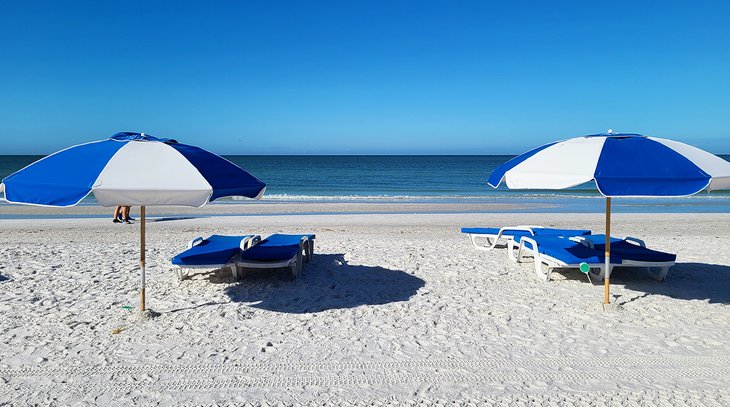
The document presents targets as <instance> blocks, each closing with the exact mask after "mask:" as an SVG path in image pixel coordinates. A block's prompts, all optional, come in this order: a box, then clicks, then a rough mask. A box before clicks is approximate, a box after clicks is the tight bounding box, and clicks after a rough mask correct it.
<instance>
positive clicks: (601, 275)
mask: <svg viewBox="0 0 730 407" xmlns="http://www.w3.org/2000/svg"><path fill="white" fill-rule="evenodd" d="M588 273H590V274H591V275H592V276H593V278H594V279H595V280H596V281H603V278H604V277H605V276H606V272H605V271H604V269H603V267H599V268H598V274H596V273H595V272H594V271H593V269H590V270H588Z"/></svg>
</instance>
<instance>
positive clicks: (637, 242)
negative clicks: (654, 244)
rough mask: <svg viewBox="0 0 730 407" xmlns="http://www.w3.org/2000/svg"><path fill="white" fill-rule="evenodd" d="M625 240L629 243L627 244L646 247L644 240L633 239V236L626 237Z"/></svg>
mask: <svg viewBox="0 0 730 407" xmlns="http://www.w3.org/2000/svg"><path fill="white" fill-rule="evenodd" d="M624 240H625V241H627V242H630V243H635V244H638V245H639V246H641V247H646V243H644V241H643V240H641V239H639V238H636V237H633V236H626V237H625V238H624Z"/></svg>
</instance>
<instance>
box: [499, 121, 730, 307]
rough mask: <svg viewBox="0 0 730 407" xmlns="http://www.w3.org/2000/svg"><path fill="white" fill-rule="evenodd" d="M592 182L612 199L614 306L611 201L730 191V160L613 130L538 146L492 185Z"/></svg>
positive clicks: (528, 186)
mask: <svg viewBox="0 0 730 407" xmlns="http://www.w3.org/2000/svg"><path fill="white" fill-rule="evenodd" d="M591 181H593V182H595V183H596V187H597V188H598V191H599V192H600V193H601V194H602V195H603V196H605V197H606V278H605V285H606V289H605V299H604V302H605V303H608V302H609V298H608V297H609V288H608V287H609V274H610V272H609V270H610V267H609V264H610V263H609V261H610V241H609V236H610V235H611V233H610V220H611V197H678V196H688V195H692V194H696V193H698V192H700V191H704V190H707V191H711V190H715V189H728V188H730V162H727V161H725V160H723V159H722V158H720V157H718V156H716V155H714V154H711V153H708V152H706V151H704V150H700V149H699V148H696V147H693V146H690V145H687V144H684V143H680V142H678V141H673V140H667V139H662V138H656V137H647V136H642V135H640V134H622V133H614V132H612V131H611V130H609V131H608V132H607V133H603V134H595V135H590V136H584V137H576V138H572V139H569V140H564V141H557V142H554V143H550V144H546V145H544V146H541V147H538V148H536V149H534V150H531V151H528V152H526V153H524V154H522V155H519V156H517V157H515V158H513V159H511V160H509V161H507V162H506V163H504V164H502V165H501V166H499V167H498V168H497V169H495V170H494V171H493V172H492V175H491V176H490V177H489V185H491V186H492V187H494V188H496V187H498V186H499V185H500V184H501V183H502V182H504V183H505V184H506V185H507V187H508V188H510V189H565V188H570V187H574V186H577V185H581V184H584V183H587V182H591Z"/></svg>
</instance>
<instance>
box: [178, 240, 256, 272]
mask: <svg viewBox="0 0 730 407" xmlns="http://www.w3.org/2000/svg"><path fill="white" fill-rule="evenodd" d="M253 238H254V236H253V235H246V236H223V235H212V236H210V237H208V238H206V239H203V238H202V237H196V238H195V239H193V240H191V241H190V243H189V244H188V249H187V250H185V251H184V252H182V253H180V254H178V255H177V256H175V257H173V258H172V259H171V260H170V262H171V263H172V266H173V267H174V268H175V269H176V271H177V277H178V279H180V280H183V279H185V278H186V277H188V273H189V271H190V270H191V269H201V268H204V269H217V268H223V267H230V268H231V273H232V274H233V278H234V279H238V270H237V268H236V260H238V256H239V253H241V250H247V249H248V248H249V247H250V246H251V245H252V244H253Z"/></svg>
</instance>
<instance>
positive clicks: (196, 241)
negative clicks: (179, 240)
mask: <svg viewBox="0 0 730 407" xmlns="http://www.w3.org/2000/svg"><path fill="white" fill-rule="evenodd" d="M202 241H203V238H202V237H200V236H198V237H196V238H195V239H193V240H191V241H190V243H188V249H192V248H193V246H196V245H198V244H199V243H200V242H202Z"/></svg>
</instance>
